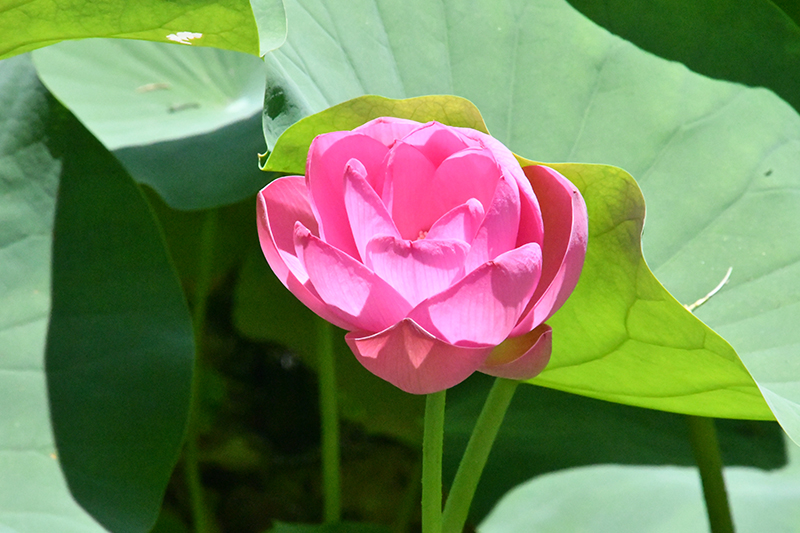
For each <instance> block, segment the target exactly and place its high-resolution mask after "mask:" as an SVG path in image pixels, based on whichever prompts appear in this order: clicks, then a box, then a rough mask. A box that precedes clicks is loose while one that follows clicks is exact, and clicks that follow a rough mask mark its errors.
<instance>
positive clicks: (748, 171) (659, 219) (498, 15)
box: [267, 0, 800, 440]
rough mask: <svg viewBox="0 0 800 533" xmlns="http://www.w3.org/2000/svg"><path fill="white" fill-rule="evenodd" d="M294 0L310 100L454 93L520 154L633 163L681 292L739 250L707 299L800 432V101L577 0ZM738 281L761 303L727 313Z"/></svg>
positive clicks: (295, 38) (685, 297)
mask: <svg viewBox="0 0 800 533" xmlns="http://www.w3.org/2000/svg"><path fill="white" fill-rule="evenodd" d="M286 6H287V15H288V18H289V20H290V23H291V24H292V27H293V28H295V30H294V31H293V33H292V34H291V35H289V38H288V40H287V43H286V44H285V45H284V46H283V47H282V48H281V49H280V50H277V51H275V52H273V53H271V54H270V55H269V56H268V58H267V66H268V70H270V72H273V71H275V72H280V74H281V76H283V77H284V78H285V79H286V80H287V81H286V86H287V93H286V94H294V95H296V97H297V101H298V102H300V103H302V104H303V106H305V107H306V108H307V109H309V110H310V111H321V110H322V109H324V108H325V107H327V106H330V105H334V104H337V103H340V102H343V101H345V100H347V99H350V98H354V97H357V96H360V95H363V94H370V93H371V94H381V95H384V96H388V97H394V98H402V97H411V96H418V95H422V94H447V93H451V94H456V95H459V96H463V97H466V98H468V99H470V100H471V101H472V102H474V103H475V105H476V106H477V107H478V108H479V109H480V110H481V112H482V113H483V117H484V120H485V121H486V124H487V126H488V128H489V131H490V132H491V133H492V134H493V135H495V136H496V137H498V138H499V139H500V140H501V141H503V142H505V143H506V145H507V146H509V148H511V149H512V150H514V151H515V152H517V153H520V154H523V155H525V156H528V157H531V158H535V159H536V160H539V161H584V162H592V163H605V164H611V165H615V166H618V167H620V168H624V169H626V170H627V171H628V172H630V173H631V175H633V176H635V177H636V178H637V179H638V181H639V183H640V185H641V187H642V190H643V192H644V195H645V198H647V202H648V212H647V228H646V230H645V235H644V251H645V257H647V259H648V263H649V264H650V266H651V268H652V269H653V271H654V272H655V273H656V274H657V276H658V278H659V279H660V280H661V281H662V282H663V283H664V284H665V286H666V287H667V288H668V289H669V290H670V291H672V293H673V294H674V295H675V296H676V297H677V298H678V300H679V301H681V302H682V303H691V302H693V301H695V300H697V299H698V298H700V297H702V296H704V295H705V294H707V293H708V292H709V291H710V290H711V289H712V288H714V287H715V286H716V285H717V283H718V282H719V281H720V280H721V279H722V277H723V275H724V273H725V271H726V270H727V269H728V267H730V266H733V268H734V276H733V277H732V279H731V282H730V283H729V285H728V286H726V287H725V288H724V289H723V291H722V292H720V293H719V294H718V295H717V296H715V297H714V298H713V299H712V300H711V301H710V302H709V303H707V304H706V305H705V306H703V307H701V308H700V309H698V311H697V312H698V316H699V317H701V318H702V319H703V320H704V321H706V322H707V323H709V324H710V325H711V326H712V327H715V328H718V329H719V330H720V332H721V333H722V334H723V335H724V336H725V337H726V338H728V339H729V340H730V341H731V342H732V344H733V347H734V348H735V349H736V350H737V351H738V353H739V355H740V356H741V358H742V360H743V362H744V363H745V364H746V365H748V368H749V369H750V371H751V372H752V373H753V374H754V376H755V379H756V380H757V381H758V382H759V383H760V384H761V386H762V388H764V390H765V393H766V395H767V396H768V400H769V401H770V403H771V405H772V406H773V409H774V410H775V412H776V414H777V415H778V417H779V419H780V422H781V424H782V425H783V427H784V428H785V429H786V430H787V431H788V432H789V433H790V434H791V435H792V436H793V438H795V439H796V440H800V371H798V370H797V369H795V368H794V367H793V366H792V365H791V361H794V360H796V355H797V346H798V344H800V338H798V335H800V329H798V328H795V327H789V328H787V327H786V324H787V323H788V324H796V323H798V322H800V295H798V294H797V293H796V292H795V291H794V290H793V288H794V287H798V286H800V271H798V260H799V259H800V258H798V257H796V254H795V251H796V250H798V249H800V235H798V234H797V232H796V231H795V229H796V228H798V225H797V224H796V221H795V220H794V217H795V214H796V213H797V212H798V211H800V198H799V197H798V195H797V193H796V191H797V189H798V187H800V175H798V171H797V168H800V150H797V149H796V148H794V147H795V146H796V143H797V142H798V140H799V139H800V117H799V116H798V115H797V113H796V112H795V111H794V110H793V109H792V108H791V107H790V106H788V105H787V104H786V103H785V102H783V101H782V100H780V99H779V98H778V97H776V96H775V95H774V94H772V93H769V92H768V91H765V90H761V89H746V88H742V87H740V86H737V85H734V84H731V83H726V82H721V81H714V80H709V79H707V78H704V77H702V76H699V75H697V74H694V73H691V72H689V71H688V70H687V69H686V68H685V67H683V66H682V65H680V64H676V63H671V62H668V61H664V60H661V59H659V58H656V57H653V56H651V55H649V54H647V53H645V52H643V51H641V50H639V49H637V48H636V47H634V46H633V45H631V44H630V43H627V42H625V41H623V40H621V39H619V38H617V37H614V36H613V35H610V34H609V33H608V32H606V31H605V30H603V29H601V28H599V27H597V26H596V25H594V24H593V23H591V22H590V21H588V20H587V19H585V18H584V17H583V16H582V15H580V14H579V13H577V12H576V11H575V10H574V9H572V8H571V7H570V6H569V5H568V4H567V3H566V2H565V1H564V0H537V1H535V2H530V1H523V0H509V1H508V2H505V3H502V4H498V3H496V2H489V1H488V0H485V1H482V2H477V3H474V4H471V5H470V7H469V9H467V8H466V7H465V6H464V5H463V4H461V3H459V2H455V1H448V2H445V3H444V4H443V5H438V4H437V5H433V4H427V3H424V2H415V3H412V4H408V3H405V4H403V6H402V9H401V8H400V7H399V5H396V4H394V3H392V2H379V3H378V5H377V9H376V8H375V6H374V5H373V4H371V3H367V2H363V3H361V2H346V3H345V2H343V1H341V0H301V1H299V2H298V1H287V3H286ZM409 13H413V15H409ZM353 27H358V28H361V29H363V31H360V32H354V31H345V28H353ZM375 43H379V45H376V44H375ZM420 58H424V60H421V59H420ZM301 97H302V98H301ZM299 108H300V107H295V109H299ZM778 163H780V165H778ZM770 170H772V172H770ZM778 170H780V172H778ZM729 208H730V209H729ZM776 228H780V230H779V231H776ZM687 243H690V245H687V246H684V245H686V244H687ZM735 284H739V285H741V290H739V291H736V292H735V293H734V291H733V290H732V289H733V288H735ZM744 289H747V290H746V291H745V290H744ZM728 293H731V294H730V295H729V300H728V302H727V304H726V306H725V308H726V309H729V310H736V311H737V312H739V313H743V314H745V315H747V317H749V318H747V320H744V319H742V320H738V321H737V322H736V324H731V327H730V328H729V329H725V328H724V325H725V323H726V319H725V317H724V313H723V312H722V310H721V308H720V307H719V304H717V302H718V301H719V300H720V299H722V298H723V296H724V295H725V294H728ZM754 294H757V298H758V299H757V300H753V295H754ZM767 310H772V311H771V316H767V315H766V313H765V312H766V311H767ZM715 315H719V316H720V318H719V319H716V317H715ZM732 330H735V332H734V333H735V334H733V335H732V334H731V333H732ZM766 350H770V351H769V352H767V351H766ZM556 357H558V354H556ZM556 360H557V359H556ZM778 377H780V379H778ZM772 393H774V394H772Z"/></svg>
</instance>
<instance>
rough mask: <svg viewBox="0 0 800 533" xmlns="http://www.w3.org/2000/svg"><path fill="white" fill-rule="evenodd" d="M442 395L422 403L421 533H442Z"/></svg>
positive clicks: (438, 393)
mask: <svg viewBox="0 0 800 533" xmlns="http://www.w3.org/2000/svg"><path fill="white" fill-rule="evenodd" d="M445 392H446V391H440V392H434V393H433V394H428V396H427V398H426V400H425V432H424V434H423V437H422V533H441V532H442V447H443V446H444V403H445Z"/></svg>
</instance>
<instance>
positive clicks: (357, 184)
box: [344, 159, 400, 261]
mask: <svg viewBox="0 0 800 533" xmlns="http://www.w3.org/2000/svg"><path fill="white" fill-rule="evenodd" d="M344 204H345V207H346V209H347V217H348V220H349V221H350V227H351V228H352V231H353V238H354V239H355V243H356V248H358V253H359V258H361V260H362V261H363V260H364V259H365V258H366V257H367V256H366V253H365V250H366V248H367V243H368V242H369V240H370V239H371V238H372V237H374V236H375V235H389V236H392V237H398V238H399V237H400V232H399V231H397V228H396V227H395V225H394V222H393V221H392V217H391V215H389V212H388V211H387V210H386V206H384V205H383V202H382V201H381V199H380V198H379V197H378V195H377V193H376V192H375V191H374V190H373V189H372V187H370V186H369V183H367V180H366V170H365V169H364V165H362V164H361V163H360V162H359V161H358V160H356V159H351V160H350V162H349V163H347V167H345V171H344Z"/></svg>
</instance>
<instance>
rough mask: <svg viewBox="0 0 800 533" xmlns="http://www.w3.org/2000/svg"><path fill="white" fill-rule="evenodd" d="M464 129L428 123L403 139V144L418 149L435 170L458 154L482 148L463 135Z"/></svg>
mask: <svg viewBox="0 0 800 533" xmlns="http://www.w3.org/2000/svg"><path fill="white" fill-rule="evenodd" d="M461 129H462V128H451V127H450V126H444V125H442V124H439V123H438V122H428V123H427V124H424V125H422V126H420V127H419V128H417V129H416V130H414V131H413V132H411V133H409V134H408V135H406V136H405V137H403V142H404V143H406V144H410V145H411V146H415V147H416V148H418V149H419V150H420V151H421V152H422V153H424V154H425V156H426V157H427V158H428V160H429V161H430V162H431V164H432V165H433V166H434V168H436V167H438V166H439V165H441V164H442V161H444V160H445V159H447V158H448V157H450V156H451V155H453V154H454V153H456V152H460V151H461V150H464V149H466V148H471V147H476V146H480V145H479V143H477V142H475V141H473V140H472V139H470V138H468V137H466V136H464V135H462V133H461Z"/></svg>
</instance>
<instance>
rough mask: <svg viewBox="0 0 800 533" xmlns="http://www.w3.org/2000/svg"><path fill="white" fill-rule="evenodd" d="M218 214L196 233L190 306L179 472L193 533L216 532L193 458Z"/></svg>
mask: <svg viewBox="0 0 800 533" xmlns="http://www.w3.org/2000/svg"><path fill="white" fill-rule="evenodd" d="M217 221H218V212H217V210H216V209H211V210H209V211H207V212H206V214H205V217H204V218H203V225H202V227H201V230H200V257H199V261H198V266H197V275H196V277H195V288H194V298H193V302H192V303H193V305H192V326H193V329H194V363H193V368H192V392H191V401H190V405H189V422H188V424H187V431H186V443H185V448H184V454H183V469H184V474H185V476H186V485H187V489H188V492H189V501H190V503H191V509H192V525H193V526H194V531H196V532H197V533H214V532H215V531H217V528H216V524H215V523H214V518H213V516H212V513H211V512H210V510H209V509H208V507H207V506H206V501H205V494H204V490H203V482H202V479H201V477H200V465H199V461H198V459H197V439H198V438H199V429H198V423H197V417H198V414H199V412H200V407H201V398H200V396H201V394H200V378H199V376H200V367H201V365H202V359H203V354H204V353H205V352H204V349H205V334H206V317H207V309H208V295H209V293H210V292H211V271H212V266H213V260H214V241H215V239H216V234H217Z"/></svg>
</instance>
